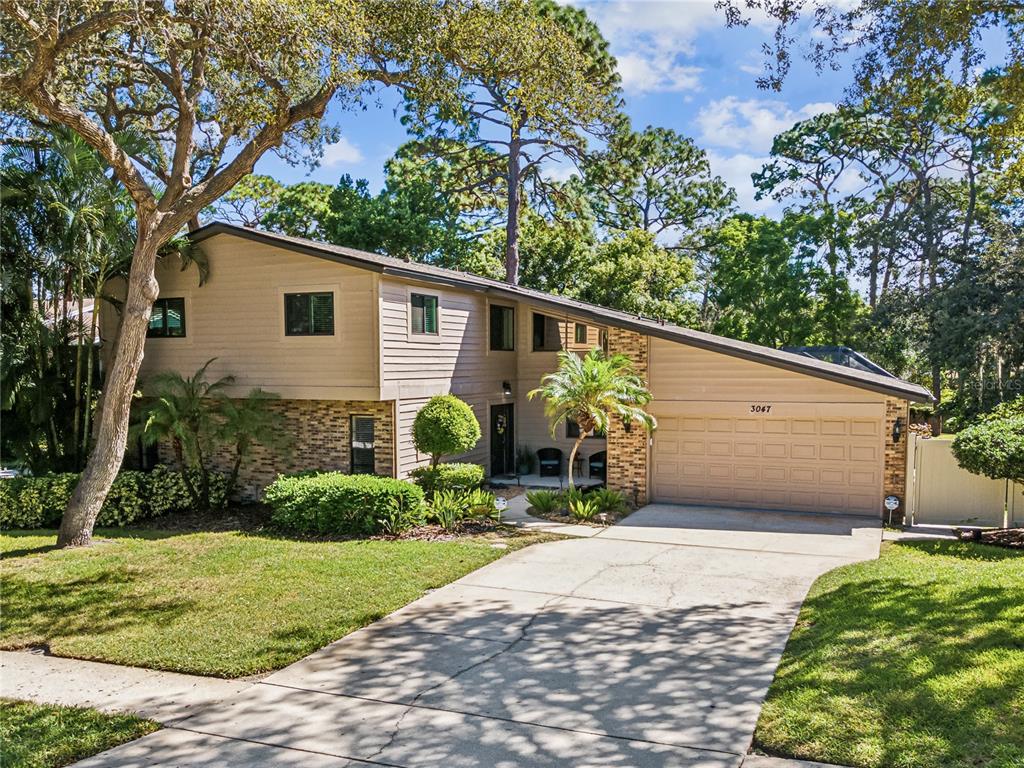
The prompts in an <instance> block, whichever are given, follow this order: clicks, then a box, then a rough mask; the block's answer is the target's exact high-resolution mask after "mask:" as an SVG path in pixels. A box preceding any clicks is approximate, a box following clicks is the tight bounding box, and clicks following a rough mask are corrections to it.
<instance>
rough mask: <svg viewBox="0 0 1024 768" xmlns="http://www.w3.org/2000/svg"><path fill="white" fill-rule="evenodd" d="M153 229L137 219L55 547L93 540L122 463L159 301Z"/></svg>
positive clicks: (151, 222)
mask: <svg viewBox="0 0 1024 768" xmlns="http://www.w3.org/2000/svg"><path fill="white" fill-rule="evenodd" d="M155 229H156V222H155V221H154V220H153V218H152V217H144V216H142V215H140V216H139V217H138V239H137V240H136V242H135V252H134V253H133V255H132V267H131V272H130V274H129V276H128V295H127V297H126V299H125V303H124V317H123V318H122V322H121V333H120V335H119V336H118V339H117V344H116V346H115V348H114V361H113V365H112V366H111V367H110V371H109V372H108V373H107V380H106V384H105V386H104V404H103V405H104V407H103V412H102V414H101V416H100V428H99V433H98V435H97V440H96V446H95V448H94V449H93V451H92V454H91V455H90V456H89V460H88V462H86V465H85V469H84V470H83V471H82V476H81V477H80V478H79V480H78V484H77V485H76V486H75V492H74V493H73V494H72V496H71V501H70V502H68V506H67V509H66V510H64V517H63V519H62V520H61V524H60V531H59V532H58V534H57V546H58V547H79V546H87V545H88V544H89V543H90V542H91V541H92V529H93V526H95V524H96V517H97V515H99V512H100V508H101V507H102V506H103V502H104V501H105V500H106V498H107V493H108V492H109V491H110V486H111V485H112V484H113V482H114V478H115V477H117V472H118V470H119V469H120V468H121V462H122V460H123V459H124V449H125V446H126V445H127V443H128V420H129V415H130V411H131V404H132V394H133V393H134V392H135V381H136V379H137V377H138V374H139V366H140V365H141V364H142V355H143V352H144V349H145V344H146V329H147V327H148V326H149V315H150V312H151V311H152V309H153V302H154V301H155V300H156V296H157V283H156V278H155V276H154V274H153V270H154V268H155V266H156V251H157V247H158V246H159V245H160V243H159V242H158V238H157V236H156V234H155V231H154V230H155Z"/></svg>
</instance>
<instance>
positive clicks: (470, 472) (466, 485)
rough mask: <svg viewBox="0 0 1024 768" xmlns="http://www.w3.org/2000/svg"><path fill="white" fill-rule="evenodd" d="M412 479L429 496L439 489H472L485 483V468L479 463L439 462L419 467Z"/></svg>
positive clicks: (413, 472)
mask: <svg viewBox="0 0 1024 768" xmlns="http://www.w3.org/2000/svg"><path fill="white" fill-rule="evenodd" d="M411 474H412V479H413V482H415V483H416V485H418V486H420V488H422V489H423V492H424V493H426V494H427V497H428V498H429V497H432V496H433V495H434V493H435V492H437V491H472V490H473V489H475V488H479V487H480V486H481V485H483V483H484V468H483V467H481V466H480V465H479V464H438V465H437V466H436V467H417V468H416V469H414V470H413V471H412V473H411Z"/></svg>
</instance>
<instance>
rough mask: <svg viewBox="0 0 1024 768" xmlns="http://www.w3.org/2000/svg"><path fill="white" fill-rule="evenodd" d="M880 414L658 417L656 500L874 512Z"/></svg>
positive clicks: (879, 486) (877, 497)
mask: <svg viewBox="0 0 1024 768" xmlns="http://www.w3.org/2000/svg"><path fill="white" fill-rule="evenodd" d="M882 424H883V422H882V419H881V418H878V419H870V418H863V417H862V416H861V415H860V414H859V413H858V414H853V415H850V416H847V417H843V415H842V414H841V413H840V414H839V415H829V416H816V417H814V418H810V417H804V416H794V417H791V418H774V417H763V418H756V417H738V416H717V415H708V416H702V417H695V416H681V415H679V416H677V415H671V416H663V417H660V418H659V420H658V429H657V431H656V432H655V435H654V449H653V457H652V458H653V461H652V475H653V477H652V480H653V492H654V493H653V495H654V498H655V500H656V501H664V502H678V503H698V504H699V503H706V504H727V505H737V506H751V507H766V508H774V509H797V510H809V511H815V512H839V513H848V514H863V515H875V514H878V510H879V508H880V507H879V505H880V503H881V493H882V460H883V455H882Z"/></svg>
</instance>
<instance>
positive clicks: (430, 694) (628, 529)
mask: <svg viewBox="0 0 1024 768" xmlns="http://www.w3.org/2000/svg"><path fill="white" fill-rule="evenodd" d="M880 538H881V530H880V528H879V526H878V525H877V524H876V523H873V522H872V521H868V520H863V519H857V518H837V517H826V516H818V515H797V514H783V513H772V512H751V511H738V510H723V509H712V508H703V507H677V506H668V505H652V506H648V507H646V508H644V509H642V510H640V511H638V512H636V513H635V514H633V515H632V516H630V517H629V518H628V519H627V520H626V521H624V522H623V523H621V524H619V525H617V526H615V527H613V528H610V529H607V530H605V531H603V532H601V533H600V534H598V535H597V536H594V537H592V538H578V539H572V540H567V541H559V542H553V543H549V544H542V545H538V546H534V547H530V548H528V549H526V550H523V551H521V552H517V553H515V554H512V555H510V556H508V557H506V558H504V559H502V560H500V561H498V562H496V563H493V564H491V565H489V566H487V567H485V568H482V569H480V570H478V571H476V572H474V573H472V574H470V575H468V576H466V577H465V578H463V579H461V580H459V581H458V582H456V583H454V584H451V585H449V586H447V587H444V588H442V589H439V590H437V591H435V592H433V593H432V594H430V595H428V596H426V597H424V598H423V599H421V600H418V601H417V602H415V603H412V604H411V605H409V606H406V607H405V608H403V609H402V610H400V611H398V612H396V613H394V614H392V615H391V616H389V617H387V618H386V619H384V620H382V621H380V622H378V623H376V624H374V625H372V626H371V627H368V628H367V629H365V630H362V631H359V632H356V633H354V634H352V635H349V636H348V637H346V638H344V639H343V640H341V641H339V642H336V643H334V644H332V645H330V646H327V647H326V648H324V649H322V650H320V651H318V652H317V653H315V654H313V655H312V656H309V657H307V658H306V659H303V660H302V661H300V662H298V663H296V664H293V665H292V666H290V667H287V668H286V669H283V670H281V671H280V672H277V673H275V674H272V675H270V676H269V677H267V678H265V679H264V680H262V681H261V682H260V683H259V684H257V685H254V686H252V687H251V688H250V689H248V690H247V691H246V692H244V693H242V694H240V695H238V696H236V697H234V698H233V699H230V700H229V701H227V702H223V703H221V704H219V705H217V706H214V707H211V708H209V709H207V710H205V711H201V712H199V713H197V714H194V715H192V716H190V717H187V718H185V719H183V720H181V721H178V722H174V723H172V724H171V727H169V728H167V729H165V730H163V731H161V732H158V733H156V734H153V735H152V736H148V737H146V738H144V739H141V740H139V741H137V742H134V743H132V744H128V745H125V746H123V747H120V748H118V749H115V750H112V751H110V752H107V753H105V754H103V755H100V756H97V757H95V758H93V759H91V760H87V761H84V762H83V763H81V765H83V766H101V765H102V766H137V765H218V766H220V765H274V766H278V765H280V766H286V765H288V766H290V765H295V766H299V765H301V766H342V765H366V764H374V765H377V764H379V765H389V766H409V767H410V768H411V767H412V766H432V767H433V766H448V767H450V768H457V767H459V766H541V765H557V766H694V767H695V766H700V767H701V768H726V767H732V768H735V767H736V766H739V765H740V764H741V763H742V760H743V755H745V753H746V752H747V750H748V748H749V746H750V740H751V736H752V734H753V731H754V725H755V723H756V721H757V716H758V712H759V710H760V707H761V702H762V700H763V697H764V695H765V693H766V691H767V689H768V686H769V684H770V683H771V680H772V676H773V674H774V671H775V667H776V665H777V664H778V661H779V657H780V655H781V653H782V650H783V648H784V646H785V643H786V639H787V637H788V635H789V632H790V629H791V627H792V625H793V622H794V620H795V618H796V615H797V612H798V610H799V606H800V603H801V601H802V600H803V598H804V595H805V594H806V591H807V589H808V587H809V586H810V584H811V582H813V581H814V579H815V578H816V577H817V576H818V575H819V574H821V573H823V572H825V571H827V570H830V569H832V568H835V567H837V566H839V565H842V564H844V563H849V562H854V561H856V560H861V559H870V558H873V557H877V555H878V546H879V541H880Z"/></svg>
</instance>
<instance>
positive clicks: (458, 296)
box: [379, 277, 521, 476]
mask: <svg viewBox="0 0 1024 768" xmlns="http://www.w3.org/2000/svg"><path fill="white" fill-rule="evenodd" d="M380 286H381V287H380V311H379V312H380V327H381V358H380V360H381V393H382V394H381V396H382V397H383V398H384V399H394V400H396V401H397V402H398V419H397V421H398V436H397V450H398V466H399V475H400V476H404V475H406V474H408V472H409V471H410V470H412V469H414V468H415V467H417V466H422V465H424V464H426V463H427V460H428V457H427V456H425V455H423V454H420V453H418V452H417V451H416V448H415V446H414V445H413V441H412V423H413V420H414V419H415V417H416V414H417V413H418V412H419V409H420V408H422V407H423V405H424V404H425V403H426V402H427V400H429V399H430V398H431V397H432V396H434V395H440V394H448V393H451V394H454V395H456V396H458V397H460V398H461V399H463V400H465V401H466V402H467V403H469V404H470V406H472V408H473V412H474V413H475V414H476V417H477V419H478V420H479V421H480V430H481V433H482V437H481V440H480V443H479V444H478V445H477V447H476V449H474V450H473V451H471V452H470V453H468V454H466V455H464V456H459V457H449V458H450V459H451V460H459V461H472V462H477V463H480V464H483V465H484V466H485V467H486V466H487V465H488V464H489V454H490V436H489V434H488V432H489V424H490V406H491V405H493V404H497V403H502V402H512V401H513V398H512V397H508V398H506V397H505V396H504V395H503V394H502V382H504V381H507V382H509V384H511V385H512V386H513V387H514V386H515V369H516V352H515V351H511V352H498V351H491V350H490V349H489V347H490V340H489V332H488V322H489V309H488V307H489V305H488V301H487V298H486V297H485V296H483V295H480V294H475V293H470V292H468V291H460V290H457V289H450V288H443V287H441V286H438V285H435V284H429V283H416V282H412V281H405V280H397V279H394V278H387V277H385V278H382V279H381V281H380ZM413 293H421V294H425V295H429V296H437V297H438V318H439V333H438V334H437V335H436V336H433V337H432V336H428V335H425V334H424V335H420V334H413V333H411V331H410V325H409V321H410V296H411V294H413ZM497 303H500V304H503V305H505V306H510V304H509V303H506V302H497ZM516 323H517V327H520V326H521V319H520V318H519V317H518V313H517V317H516Z"/></svg>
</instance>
